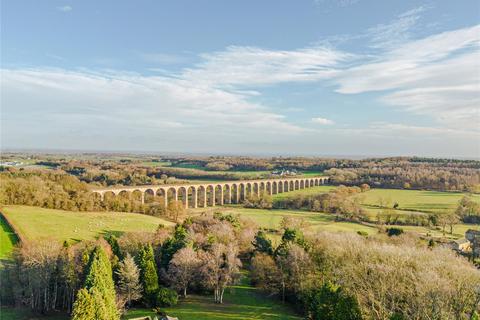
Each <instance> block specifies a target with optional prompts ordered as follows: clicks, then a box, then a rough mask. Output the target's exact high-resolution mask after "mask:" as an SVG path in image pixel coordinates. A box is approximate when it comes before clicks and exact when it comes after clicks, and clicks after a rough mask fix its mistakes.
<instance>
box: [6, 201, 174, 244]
mask: <svg viewBox="0 0 480 320" xmlns="http://www.w3.org/2000/svg"><path fill="white" fill-rule="evenodd" d="M2 213H3V214H5V216H7V217H8V219H9V221H10V222H11V223H12V224H13V226H14V228H15V230H16V231H17V232H18V233H19V235H20V236H21V238H24V239H27V240H38V239H42V238H49V239H55V240H58V241H64V240H69V241H80V240H93V239H95V238H97V237H98V236H99V235H102V234H108V233H114V234H121V233H123V232H127V231H155V230H156V229H157V227H158V225H159V224H160V223H162V224H164V225H166V226H171V225H173V223H172V222H170V221H167V220H164V219H160V218H156V217H152V216H147V215H143V214H138V213H125V212H73V211H64V210H54V209H43V208H38V207H29V206H5V207H3V208H2Z"/></svg>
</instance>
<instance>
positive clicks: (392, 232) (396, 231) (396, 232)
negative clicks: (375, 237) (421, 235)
mask: <svg viewBox="0 0 480 320" xmlns="http://www.w3.org/2000/svg"><path fill="white" fill-rule="evenodd" d="M402 233H403V229H400V228H387V234H388V236H389V237H392V236H399V235H401V234H402Z"/></svg>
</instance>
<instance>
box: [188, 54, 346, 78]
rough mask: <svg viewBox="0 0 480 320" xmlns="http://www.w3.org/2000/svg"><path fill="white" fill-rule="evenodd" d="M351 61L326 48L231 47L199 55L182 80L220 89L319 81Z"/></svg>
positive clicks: (332, 74) (330, 75)
mask: <svg viewBox="0 0 480 320" xmlns="http://www.w3.org/2000/svg"><path fill="white" fill-rule="evenodd" d="M351 57H352V55H351V54H347V53H344V52H341V51H337V50H334V49H331V48H327V47H312V48H305V49H299V50H292V51H281V50H265V49H260V48H255V47H237V46H231V47H228V48H227V49H226V50H225V51H220V52H214V53H211V54H204V55H202V58H203V62H201V63H200V64H197V65H196V66H195V67H194V68H190V69H186V70H185V71H184V73H183V74H182V78H185V79H189V80H194V81H201V82H204V83H208V84H211V85H216V86H222V87H225V86H253V85H271V84H278V83H282V82H302V81H318V80H321V79H329V78H332V77H333V76H335V75H336V74H337V73H338V70H336V67H337V66H339V64H340V63H341V62H343V61H346V60H347V59H350V58H351Z"/></svg>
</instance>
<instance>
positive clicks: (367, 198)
mask: <svg viewBox="0 0 480 320" xmlns="http://www.w3.org/2000/svg"><path fill="white" fill-rule="evenodd" d="M464 195H465V194H464V193H460V192H439V191H423V190H397V189H372V190H370V191H368V192H365V193H362V194H360V195H359V196H360V197H362V203H363V204H364V205H366V206H376V205H378V204H379V202H380V200H381V199H382V200H383V201H385V202H386V203H387V204H388V205H389V206H393V203H395V202H396V203H398V209H404V210H418V211H420V212H435V211H442V210H451V209H455V207H456V206H457V204H458V201H459V200H460V199H461V198H462V197H463V196H464ZM471 197H472V198H473V199H474V200H476V201H480V195H478V194H476V195H472V196H471Z"/></svg>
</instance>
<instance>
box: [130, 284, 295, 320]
mask: <svg viewBox="0 0 480 320" xmlns="http://www.w3.org/2000/svg"><path fill="white" fill-rule="evenodd" d="M163 311H165V312H167V314H168V315H169V316H172V317H178V318H179V319H180V320H205V319H209V320H254V319H255V320H258V319H265V320H270V319H271V320H274V319H275V320H293V319H302V318H301V317H300V316H298V315H296V314H295V312H294V311H293V310H292V309H291V308H290V307H289V306H287V305H282V303H281V302H279V301H278V300H275V299H273V298H269V297H266V296H265V295H264V294H261V293H260V292H259V291H258V289H256V288H254V287H252V286H251V285H249V284H248V282H247V279H246V278H243V279H242V283H241V284H240V285H237V286H233V287H231V288H230V289H227V290H226V291H225V296H224V303H223V304H221V305H220V304H216V303H214V302H213V296H200V295H190V296H188V298H187V299H185V300H180V303H179V304H178V305H177V306H175V307H172V308H165V309H163ZM147 315H154V313H153V312H152V311H150V310H146V309H136V310H130V311H129V312H128V314H127V315H126V316H125V317H124V319H131V318H135V317H140V316H147Z"/></svg>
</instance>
